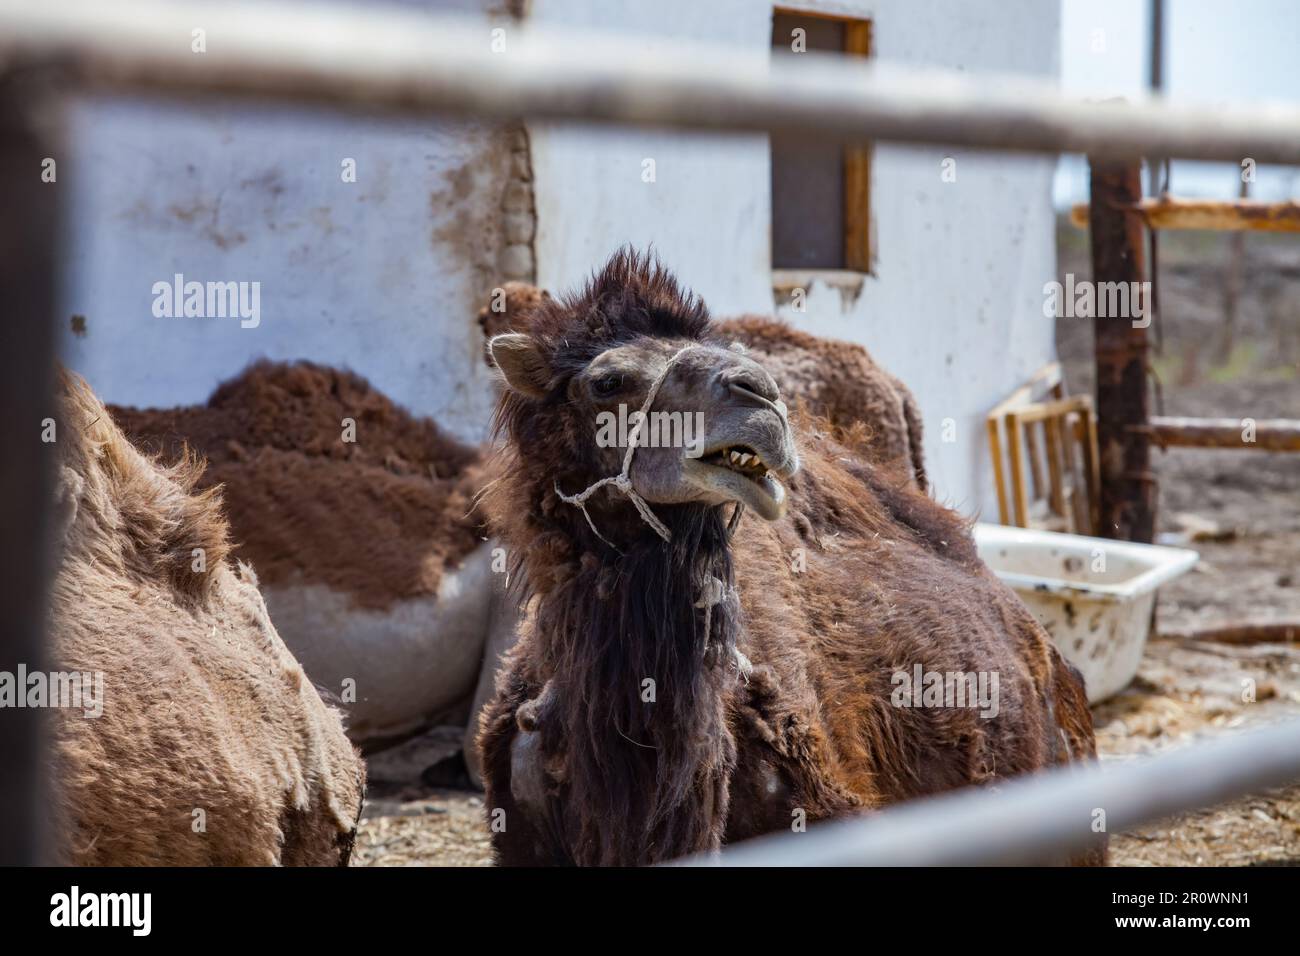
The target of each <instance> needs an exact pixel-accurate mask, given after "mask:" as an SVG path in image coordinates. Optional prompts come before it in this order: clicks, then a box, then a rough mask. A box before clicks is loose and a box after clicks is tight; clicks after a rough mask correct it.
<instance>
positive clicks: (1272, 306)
mask: <svg viewBox="0 0 1300 956" xmlns="http://www.w3.org/2000/svg"><path fill="white" fill-rule="evenodd" d="M1085 243H1086V234H1084V233H1080V232H1077V231H1074V230H1072V229H1070V228H1069V227H1068V226H1063V227H1062V229H1061V232H1060V235H1059V240H1058V248H1059V250H1060V255H1059V259H1060V272H1061V273H1062V276H1063V275H1064V273H1066V272H1070V271H1072V272H1074V273H1075V275H1076V277H1078V278H1080V279H1082V278H1088V277H1089V276H1090V272H1091V270H1090V267H1089V266H1088V261H1087V250H1086V245H1085ZM1244 248H1245V258H1244V260H1243V262H1244V267H1243V270H1242V272H1241V280H1240V295H1239V299H1238V307H1237V319H1236V322H1235V324H1234V325H1233V330H1232V335H1231V336H1227V335H1226V334H1225V327H1226V325H1227V323H1226V322H1225V318H1224V317H1225V305H1224V289H1225V288H1228V287H1230V285H1231V280H1230V277H1229V276H1228V275H1227V273H1226V271H1225V263H1226V262H1228V261H1229V259H1230V253H1231V251H1232V247H1231V238H1230V237H1227V236H1217V235H1204V234H1199V233H1187V234H1164V235H1163V236H1162V237H1161V247H1160V252H1159V255H1160V259H1159V261H1160V288H1159V297H1160V301H1161V315H1160V317H1158V318H1157V320H1156V326H1155V327H1154V328H1153V331H1156V332H1158V333H1159V337H1158V341H1159V343H1160V350H1159V352H1158V353H1157V355H1156V356H1155V358H1154V361H1153V365H1154V372H1155V374H1156V376H1157V377H1158V379H1159V381H1160V388H1159V390H1158V393H1157V398H1158V401H1157V404H1158V409H1157V411H1158V412H1159V413H1162V414H1168V415H1189V416H1212V417H1233V418H1254V419H1257V420H1258V419H1265V418H1300V241H1298V240H1295V239H1294V238H1290V237H1274V236H1251V237H1249V238H1248V239H1247V241H1246V242H1245V247H1244ZM1057 342H1058V349H1059V352H1060V355H1061V359H1062V361H1063V363H1064V365H1065V369H1066V378H1067V383H1068V385H1069V388H1070V391H1071V392H1072V393H1080V392H1086V391H1090V390H1091V388H1092V372H1091V361H1092V359H1091V355H1092V352H1091V344H1092V329H1091V323H1090V322H1088V321H1087V320H1079V319H1062V320H1059V321H1058V327H1057ZM1155 470H1156V472H1157V475H1158V476H1159V482H1160V486H1159V487H1160V498H1159V509H1160V519H1159V528H1160V531H1161V534H1162V535H1163V536H1166V539H1167V540H1179V536H1181V538H1182V539H1184V540H1185V539H1187V538H1188V537H1189V535H1190V531H1189V529H1194V532H1195V534H1196V536H1197V537H1196V539H1195V540H1187V541H1186V546H1188V547H1192V548H1195V549H1196V550H1197V551H1199V552H1200V554H1201V561H1200V562H1199V563H1198V564H1197V566H1196V567H1195V569H1194V570H1193V571H1192V572H1191V573H1189V574H1187V575H1185V576H1184V577H1183V578H1181V579H1179V580H1178V581H1176V582H1174V583H1172V584H1171V585H1169V586H1167V587H1165V588H1163V589H1162V590H1161V592H1160V598H1159V606H1158V612H1157V622H1158V623H1157V628H1158V632H1159V633H1158V634H1157V635H1156V636H1155V637H1153V639H1152V640H1151V641H1150V642H1149V643H1148V645H1147V650H1146V654H1145V657H1144V660H1143V663H1142V666H1141V669H1140V670H1139V673H1138V676H1137V678H1136V680H1134V682H1133V683H1132V684H1131V685H1130V686H1129V687H1128V688H1127V689H1126V690H1125V691H1124V692H1122V693H1121V694H1119V695H1118V696H1116V697H1114V698H1112V699H1111V700H1109V701H1106V702H1104V703H1102V704H1101V705H1099V706H1097V707H1096V708H1094V712H1093V716H1094V720H1095V723H1096V727H1097V741H1098V748H1099V750H1100V753H1101V756H1102V759H1103V760H1104V761H1112V760H1113V761H1119V760H1126V759H1131V758H1133V757H1134V756H1137V755H1141V754H1148V753H1153V752H1156V751H1160V750H1164V749H1166V748H1171V747H1179V746H1184V745H1186V744H1188V743H1189V742H1191V741H1193V740H1196V739H1200V738H1205V737H1209V736H1212V735H1217V734H1228V733H1233V732H1236V731H1239V730H1241V729H1244V728H1248V727H1251V726H1256V725H1259V724H1263V723H1268V722H1272V721H1277V720H1281V719H1286V718H1293V717H1297V716H1300V455H1282V454H1266V453H1262V452H1257V451H1194V450H1181V449H1179V450H1171V451H1169V452H1164V453H1157V455H1156V459H1155ZM1207 538H1208V539H1207ZM1268 621H1278V622H1294V623H1296V624H1297V635H1296V638H1295V639H1294V640H1293V641H1292V642H1290V643H1271V644H1253V645H1226V644H1218V643H1213V642H1209V641H1200V640H1191V639H1187V638H1186V637H1181V638H1180V637H1172V636H1168V635H1175V634H1182V635H1186V634H1187V633H1188V632H1190V631H1194V630H1197V629H1203V628H1207V627H1215V626H1220V625H1224V624H1229V623H1241V622H1268ZM1250 690H1253V694H1251V693H1247V691H1250ZM1251 698H1253V699H1251ZM458 746H459V731H458V730H457V729H454V728H440V729H438V730H435V731H434V732H432V733H431V734H430V735H427V736H426V737H425V738H422V739H421V740H419V741H415V742H412V743H410V744H407V745H403V747H401V748H397V749H396V750H395V751H388V752H386V753H384V754H380V755H376V757H375V758H373V759H372V760H371V762H370V766H371V776H372V786H371V794H370V803H369V806H368V807H367V809H366V819H365V820H364V822H363V825H362V827H361V830H360V834H359V839H358V845H357V852H356V855H355V857H354V865H362V866H407V865H445V866H489V865H491V853H490V850H489V840H488V834H487V828H486V824H485V818H484V813H483V805H482V797H481V795H479V794H475V793H472V792H468V791H464V790H454V789H445V788H441V787H437V786H432V785H430V784H428V783H423V782H421V779H420V775H421V772H422V771H423V769H424V768H426V767H428V766H430V765H432V764H433V763H435V762H436V761H437V760H439V759H442V758H443V757H447V756H448V755H449V754H451V753H453V752H454V751H455V750H456V748H457V747H458ZM1211 772H1212V771H1211ZM444 776H445V774H444ZM435 782H438V781H435ZM1111 854H1112V861H1113V863H1114V864H1116V865H1120V866H1169V865H1193V866H1198V865H1228V866H1237V865H1253V866H1268V865H1271V866H1277V865H1300V786H1298V787H1292V788H1289V789H1285V790H1280V791H1274V792H1270V793H1265V794H1259V795H1256V796H1253V797H1250V798H1248V799H1245V800H1239V801H1236V802H1234V803H1231V804H1228V805H1225V806H1222V807H1218V808H1215V809H1212V810H1206V811H1204V812H1199V813H1193V814H1188V815H1185V816H1182V817H1179V818H1177V819H1173V820H1167V821H1164V822H1162V823H1159V824H1156V825H1152V826H1148V827H1142V828H1141V829H1138V830H1135V831H1132V832H1129V833H1120V834H1112V837H1111Z"/></svg>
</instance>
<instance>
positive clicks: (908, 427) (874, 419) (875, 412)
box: [478, 282, 927, 491]
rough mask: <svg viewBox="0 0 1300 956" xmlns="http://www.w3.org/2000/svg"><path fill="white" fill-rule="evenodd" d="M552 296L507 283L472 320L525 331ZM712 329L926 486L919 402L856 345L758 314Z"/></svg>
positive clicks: (847, 436)
mask: <svg viewBox="0 0 1300 956" xmlns="http://www.w3.org/2000/svg"><path fill="white" fill-rule="evenodd" d="M550 301H552V300H551V296H550V294H549V293H548V292H546V291H545V290H544V289H539V288H538V287H536V286H532V285H528V284H527V283H523V282H507V283H506V284H505V285H504V286H502V287H501V289H500V292H499V293H498V292H497V291H496V290H494V292H493V299H492V301H491V302H489V304H488V305H486V306H484V307H483V308H482V309H481V310H480V311H479V314H478V323H479V326H480V327H481V328H482V329H483V334H484V335H485V336H486V337H487V338H488V339H491V338H492V337H493V336H495V335H500V334H501V333H503V332H511V331H514V332H527V331H528V321H529V316H530V315H532V313H533V312H534V311H536V310H538V309H540V308H541V307H542V306H544V305H546V304H547V303H549V302H550ZM494 306H495V307H494ZM713 328H714V332H715V334H716V335H717V336H718V337H719V338H721V339H723V340H725V341H728V342H740V343H741V344H742V345H744V346H745V348H746V349H748V350H749V354H750V356H751V357H752V358H753V359H755V360H756V361H758V362H759V363H761V364H762V365H763V367H764V368H766V369H767V371H768V373H769V374H770V375H771V376H772V378H773V379H774V380H775V381H776V384H777V387H778V388H780V390H781V394H782V395H784V396H786V397H787V398H788V399H789V400H790V401H792V402H793V403H794V404H796V405H798V406H800V407H801V410H803V411H806V412H808V413H809V414H811V415H815V416H817V417H819V418H824V419H827V421H828V422H829V424H830V425H831V426H832V429H833V434H834V437H835V438H836V439H837V440H838V441H840V442H841V443H843V444H846V445H848V446H849V447H851V448H853V449H854V450H855V451H858V452H860V453H861V454H863V455H865V456H866V457H867V458H868V459H869V460H871V461H872V462H874V463H877V464H882V465H888V466H890V467H892V468H897V469H899V470H900V471H901V472H902V473H903V474H906V475H907V476H908V477H909V478H911V480H913V481H914V482H915V483H916V486H917V487H918V488H920V489H921V490H922V491H925V490H926V489H927V485H926V477H925V452H924V448H923V445H922V437H923V436H922V424H921V422H922V419H921V410H920V406H918V405H917V403H916V399H915V397H913V395H912V393H911V391H910V390H909V389H908V387H907V386H906V385H904V384H903V383H902V382H901V381H899V380H898V379H897V378H895V377H894V376H893V375H890V374H889V373H888V372H887V371H885V370H884V369H883V368H881V367H880V366H879V365H877V364H876V362H875V360H874V359H873V358H872V357H871V355H870V353H868V352H867V350H866V349H864V348H863V347H862V346H861V345H858V344H857V343H855V342H841V341H839V340H836V339H825V338H819V337H818V336H815V335H809V334H808V333H807V332H801V331H799V330H798V329H796V328H793V327H791V326H790V325H787V324H786V323H785V322H781V321H778V320H775V319H770V318H764V317H762V316H757V315H745V316H741V317H739V318H735V319H725V320H721V321H715V322H714V323H713Z"/></svg>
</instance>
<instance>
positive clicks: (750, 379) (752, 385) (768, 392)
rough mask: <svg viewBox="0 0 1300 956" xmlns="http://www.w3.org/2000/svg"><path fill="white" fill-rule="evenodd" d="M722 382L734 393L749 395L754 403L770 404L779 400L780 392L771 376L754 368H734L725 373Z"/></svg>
mask: <svg viewBox="0 0 1300 956" xmlns="http://www.w3.org/2000/svg"><path fill="white" fill-rule="evenodd" d="M723 383H724V384H725V385H726V386H727V388H728V390H730V391H731V392H732V394H734V395H738V396H740V397H745V396H746V395H748V396H750V397H751V398H752V399H753V400H754V402H755V404H758V405H771V404H773V403H775V402H778V401H780V399H781V393H780V391H779V390H778V389H777V387H776V382H775V381H773V379H772V376H770V375H766V374H764V373H763V372H762V371H759V370H756V369H747V368H742V369H736V370H733V371H732V372H731V373H730V374H728V375H726V376H725V377H724V379H723Z"/></svg>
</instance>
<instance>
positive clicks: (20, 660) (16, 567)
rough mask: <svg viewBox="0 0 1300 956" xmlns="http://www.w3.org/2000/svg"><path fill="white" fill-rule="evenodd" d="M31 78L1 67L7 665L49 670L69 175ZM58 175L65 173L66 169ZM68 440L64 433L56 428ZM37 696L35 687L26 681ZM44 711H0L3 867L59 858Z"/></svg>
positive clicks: (1, 473)
mask: <svg viewBox="0 0 1300 956" xmlns="http://www.w3.org/2000/svg"><path fill="white" fill-rule="evenodd" d="M34 98H35V96H34V92H33V84H32V83H31V82H30V78H20V77H17V76H14V75H5V74H4V73H0V210H2V212H0V303H3V308H4V318H3V320H0V410H3V414H4V418H5V435H4V449H3V452H0V607H3V608H4V622H3V624H0V671H4V672H8V674H9V675H12V677H11V678H10V679H11V680H16V679H17V676H18V674H19V673H20V672H21V671H26V672H27V673H31V672H33V671H38V670H46V669H47V668H48V665H47V661H48V658H47V656H46V654H45V640H44V637H45V630H46V621H47V608H46V605H47V596H48V583H49V578H50V571H51V548H50V541H49V536H48V528H49V522H48V521H47V517H48V510H49V505H50V503H49V492H50V480H49V477H50V474H51V471H52V467H53V461H54V458H53V456H54V448H55V446H54V445H53V444H46V443H43V442H42V436H41V433H42V422H43V420H44V419H46V418H52V417H54V404H53V395H54V344H55V335H54V308H55V283H56V278H55V269H56V260H55V254H56V251H55V230H56V221H57V217H56V215H55V212H56V205H57V194H58V190H59V189H60V188H61V187H60V185H59V182H58V181H57V179H56V181H55V182H44V181H42V170H43V168H48V165H45V166H44V167H43V164H44V163H45V160H46V159H55V160H56V161H57V158H58V157H57V156H56V155H55V154H54V152H53V151H52V150H51V149H50V148H49V147H48V146H47V145H46V144H44V143H43V142H42V136H41V134H40V132H39V129H38V127H37V125H36V122H37V116H36V108H35V105H34ZM55 169H56V175H57V166H56V167H55ZM56 435H57V433H56ZM15 690H16V692H17V693H18V694H21V695H24V697H25V695H26V691H27V689H26V687H23V686H20V687H16V688H15ZM43 718H44V712H43V711H42V710H39V709H30V708H26V707H13V706H6V707H2V708H0V865H15V864H17V865H25V864H33V863H43V862H47V861H48V854H47V850H46V847H47V845H48V843H47V840H46V837H47V836H48V834H46V833H45V823H44V821H45V816H46V804H47V798H46V784H47V780H46V773H47V767H46V761H45V759H44V753H45V750H46V748H45V746H44V740H43V728H44V720H43Z"/></svg>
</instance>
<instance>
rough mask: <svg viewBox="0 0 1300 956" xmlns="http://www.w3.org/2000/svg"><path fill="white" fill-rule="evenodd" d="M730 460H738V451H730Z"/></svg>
mask: <svg viewBox="0 0 1300 956" xmlns="http://www.w3.org/2000/svg"><path fill="white" fill-rule="evenodd" d="M731 460H732V461H740V452H738V451H733V452H732V453H731Z"/></svg>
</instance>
